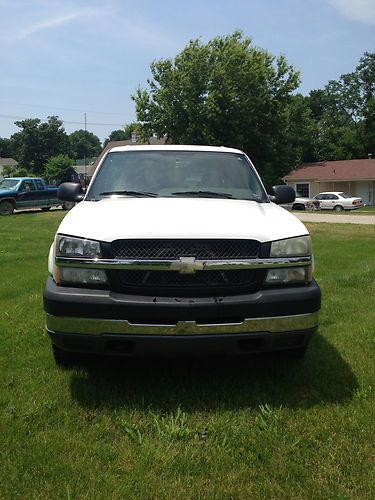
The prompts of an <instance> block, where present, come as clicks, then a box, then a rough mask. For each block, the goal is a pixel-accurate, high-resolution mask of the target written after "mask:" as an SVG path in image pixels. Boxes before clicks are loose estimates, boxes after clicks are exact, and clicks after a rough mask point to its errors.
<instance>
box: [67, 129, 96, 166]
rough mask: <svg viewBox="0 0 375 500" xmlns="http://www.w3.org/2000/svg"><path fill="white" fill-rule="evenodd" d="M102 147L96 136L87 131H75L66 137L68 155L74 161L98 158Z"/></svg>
mask: <svg viewBox="0 0 375 500" xmlns="http://www.w3.org/2000/svg"><path fill="white" fill-rule="evenodd" d="M101 150H102V145H101V142H100V139H99V137H98V136H96V135H95V134H93V133H92V132H89V131H87V130H76V131H75V132H72V133H71V134H70V135H69V136H68V155H69V156H70V157H71V158H73V159H74V160H78V159H81V158H91V157H93V156H99V154H100V152H101Z"/></svg>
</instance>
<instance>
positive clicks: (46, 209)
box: [41, 207, 51, 212]
mask: <svg viewBox="0 0 375 500" xmlns="http://www.w3.org/2000/svg"><path fill="white" fill-rule="evenodd" d="M41 210H42V212H48V210H51V207H41Z"/></svg>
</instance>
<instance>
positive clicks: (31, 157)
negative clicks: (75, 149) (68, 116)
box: [11, 116, 67, 175]
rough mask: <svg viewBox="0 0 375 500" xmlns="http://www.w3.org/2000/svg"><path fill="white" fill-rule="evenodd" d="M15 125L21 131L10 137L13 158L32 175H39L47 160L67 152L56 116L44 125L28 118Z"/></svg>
mask: <svg viewBox="0 0 375 500" xmlns="http://www.w3.org/2000/svg"><path fill="white" fill-rule="evenodd" d="M15 124H16V125H17V127H19V128H20V129H21V130H20V132H16V133H15V134H13V135H12V136H11V140H12V143H13V151H14V158H15V159H16V160H17V161H18V162H19V164H20V166H21V167H24V168H26V169H27V170H28V171H30V172H32V173H33V174H35V175H41V174H42V172H43V169H44V165H45V164H46V162H47V160H48V158H50V157H51V156H55V155H58V154H64V153H65V152H66V151H67V135H66V133H65V130H64V128H63V126H62V121H61V120H60V119H59V118H58V117H57V116H49V117H48V121H47V122H44V123H42V122H41V120H39V119H38V118H30V119H27V120H22V121H17V122H15Z"/></svg>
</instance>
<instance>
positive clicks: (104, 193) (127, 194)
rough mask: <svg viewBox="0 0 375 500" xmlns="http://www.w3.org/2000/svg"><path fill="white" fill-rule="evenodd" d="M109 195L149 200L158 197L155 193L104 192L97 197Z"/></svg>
mask: <svg viewBox="0 0 375 500" xmlns="http://www.w3.org/2000/svg"><path fill="white" fill-rule="evenodd" d="M111 194H119V195H124V196H138V197H142V196H147V197H150V198H157V197H158V196H159V195H157V194H156V193H149V192H147V191H104V192H103V193H99V196H109V195H111Z"/></svg>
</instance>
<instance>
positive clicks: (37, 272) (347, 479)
mask: <svg viewBox="0 0 375 500" xmlns="http://www.w3.org/2000/svg"><path fill="white" fill-rule="evenodd" d="M61 218H62V213H61V212H60V211H56V212H51V213H23V214H17V215H14V216H11V217H2V218H0V263H1V264H0V266H1V268H0V271H1V280H0V342H1V344H0V346H1V348H0V384H1V385H0V387H1V391H0V397H1V399H0V405H1V408H0V444H1V458H0V498H4V499H8V498H67V499H74V498H90V499H91V498H100V499H101V498H218V499H222V498H228V499H229V498H255V499H257V498H278V499H279V498H288V499H289V498H296V499H297V498H298V499H303V498H306V499H310V498H319V499H320V498H329V499H347V498H351V499H358V498H373V495H374V477H375V474H374V472H375V471H374V447H373V444H374V432H373V431H374V385H375V381H374V366H375V364H374V329H375V299H374V297H375V231H374V227H373V226H356V225H350V224H346V225H343V224H337V225H334V224H310V225H309V229H310V230H311V233H312V236H313V244H314V250H315V257H316V267H317V269H316V278H317V279H318V281H319V284H320V286H321V288H322V292H323V308H322V314H321V326H320V330H319V333H318V334H317V335H316V336H315V338H314V339H313V340H312V343H311V346H310V348H309V350H308V353H307V355H306V357H305V359H304V360H299V361H296V360H290V359H285V358H283V357H280V356H255V357H251V358H249V359H247V358H246V359H243V358H241V359H240V360H238V359H236V360H222V359H217V360H207V359H204V360H199V359H198V360H191V361H183V362H181V361H173V360H169V361H165V360H155V361H152V362H150V361H142V360H132V361H127V360H123V361H120V362H112V361H111V362H108V363H104V362H101V363H98V364H91V365H86V366H82V367H80V368H72V369H70V370H62V369H59V368H57V367H56V366H55V363H54V361H53V358H52V355H51V352H50V342H49V339H48V337H47V336H46V335H45V333H44V328H43V324H44V317H43V309H42V289H43V285H44V281H45V278H46V275H47V268H46V267H47V254H48V249H49V245H50V243H51V241H52V238H53V234H54V232H55V230H56V228H57V226H58V224H59V222H60V220H61Z"/></svg>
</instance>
